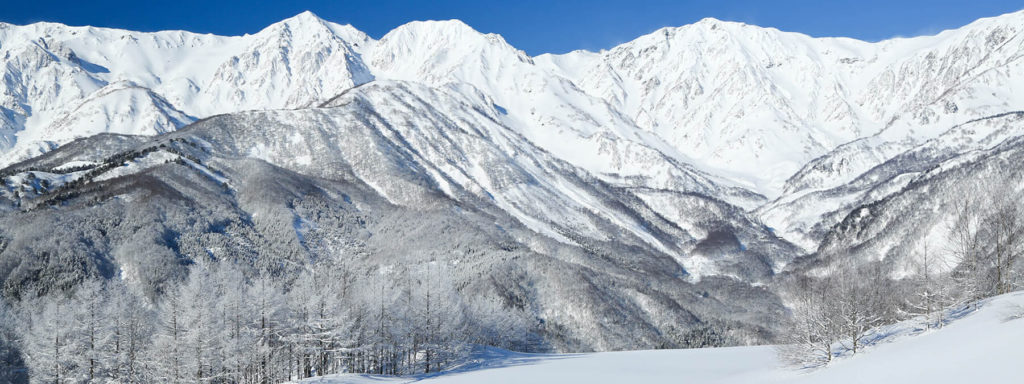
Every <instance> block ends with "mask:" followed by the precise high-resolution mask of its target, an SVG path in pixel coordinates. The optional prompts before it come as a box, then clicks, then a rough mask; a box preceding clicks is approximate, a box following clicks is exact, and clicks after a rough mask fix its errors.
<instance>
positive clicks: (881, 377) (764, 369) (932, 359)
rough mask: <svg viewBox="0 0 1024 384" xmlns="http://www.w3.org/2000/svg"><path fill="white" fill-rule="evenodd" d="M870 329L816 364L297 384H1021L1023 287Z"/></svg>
mask: <svg viewBox="0 0 1024 384" xmlns="http://www.w3.org/2000/svg"><path fill="white" fill-rule="evenodd" d="M947 319H948V320H947V322H946V324H944V325H943V326H942V327H941V328H932V329H926V328H925V327H924V322H923V320H922V319H913V320H908V321H905V322H902V323H899V324H895V325H891V326H886V327H882V328H879V329H878V332H876V337H875V338H874V342H873V343H871V344H870V345H869V346H868V347H867V348H865V349H864V350H863V351H862V352H859V353H857V354H856V355H844V356H839V357H837V358H836V359H835V360H834V361H833V362H832V363H831V364H830V365H828V366H826V367H822V368H814V369H801V368H797V367H792V366H787V365H786V364H784V363H783V362H781V361H780V360H779V359H778V357H777V356H776V354H775V349H774V348H773V347H771V346H758V347H735V348H713V349H688V350H651V351H627V352H604V353H591V354H547V355H545V354H525V353H515V352H508V351H502V350H496V349H486V350H482V351H480V352H479V353H477V354H476V355H475V358H474V359H473V360H472V361H470V362H468V363H466V364H464V365H462V366H461V367H459V368H456V369H452V370H449V371H447V372H443V373H440V374H432V375H427V376H413V377H387V376H374V375H345V374H342V375H332V376H325V377H317V378H312V379H306V380H303V381H300V383H330V384H340V383H408V382H418V383H431V384H433V383H438V384H441V383H444V384H448V383H716V384H724V383H828V384H845V383H929V384H937V383H1020V382H1022V380H1024V377H1022V375H1024V365H1022V364H1021V363H1022V362H1024V349H1022V348H1021V345H1024V291H1022V292H1014V293H1010V294H1006V295H1002V296H999V297H996V298H993V299H989V300H986V301H983V302H982V303H981V304H980V305H979V306H978V308H977V309H976V310H972V309H961V310H958V311H951V312H949V313H948V314H947Z"/></svg>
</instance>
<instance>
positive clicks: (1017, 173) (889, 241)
mask: <svg viewBox="0 0 1024 384" xmlns="http://www.w3.org/2000/svg"><path fill="white" fill-rule="evenodd" d="M975 124H980V125H993V126H996V127H1000V130H1013V131H1017V132H1019V131H1020V130H1022V129H1024V114H1020V113H1014V114H1010V115H1006V116H1002V117H997V118H993V119H989V120H988V121H979V122H976V123H975ZM960 128H962V129H968V130H969V129H971V125H965V126H962V127H959V128H958V129H960ZM1022 140H1024V138H1022V137H1021V136H1016V137H1013V138H1010V139H1007V140H1005V141H1000V142H997V143H996V144H995V145H994V146H993V147H991V148H983V149H976V150H967V151H966V152H964V153H963V154H959V155H954V156H950V155H949V154H948V153H946V152H945V151H933V149H934V146H932V145H928V144H935V143H936V142H940V141H941V140H935V141H932V142H929V143H928V144H926V145H923V146H922V147H921V148H919V149H917V150H915V151H909V152H907V153H905V154H901V155H900V156H897V157H895V158H893V159H892V160H890V161H887V162H886V163H883V164H882V165H880V166H878V167H875V168H874V169H873V170H872V171H871V172H869V173H867V174H866V175H865V176H864V177H863V178H862V179H858V180H857V181H855V182H854V183H851V184H850V186H849V187H848V188H846V189H845V190H844V189H837V191H838V192H837V191H833V192H829V193H834V196H837V200H838V201H843V200H844V199H847V201H853V202H854V203H853V204H849V205H846V206H845V207H846V208H845V209H837V210H836V211H834V212H832V213H829V214H828V215H826V216H827V217H828V219H827V221H825V222H823V223H822V224H820V226H818V227H817V228H816V229H815V230H816V231H822V232H821V233H822V237H821V244H820V246H819V247H818V252H819V254H821V255H824V256H825V259H824V260H821V261H824V262H829V261H831V259H832V258H834V257H853V258H856V259H858V260H866V261H872V260H885V261H886V262H888V263H891V264H893V265H894V266H895V267H896V268H897V272H896V273H897V274H906V273H912V271H911V270H910V268H911V266H912V265H911V263H912V262H914V261H915V260H916V257H918V255H919V254H920V252H922V251H923V248H924V247H925V246H926V244H927V246H929V247H931V248H932V253H933V254H938V255H940V256H942V257H945V258H949V257H951V255H950V252H947V250H949V249H950V245H951V244H950V243H949V241H950V239H952V238H953V237H952V236H951V235H950V232H949V231H950V224H951V222H952V221H953V220H954V219H955V216H956V212H957V207H958V206H968V207H971V209H972V211H980V210H981V208H983V207H982V206H979V205H978V204H991V203H992V202H993V201H992V200H993V199H998V198H1003V197H1005V198H1012V197H1013V196H1014V195H1013V194H1014V193H1017V192H1019V190H1020V188H1019V185H1021V184H1022V183H1024V180H1022V175H1021V170H1020V167H1019V164H1020V161H1022V157H1021V156H1022V154H1024V152H1022V149H1024V141H1022ZM981 142H984V140H981ZM968 144H970V143H968ZM938 146H939V148H945V147H946V145H945V144H938ZM879 191H882V192H879ZM860 194H863V195H862V196H865V197H857V196H858V195H860ZM872 195H874V196H872ZM851 197H853V198H852V199H850V198H851ZM868 197H870V198H868ZM832 220H834V222H835V223H836V224H835V225H834V226H831V225H829V224H828V221H832ZM941 265H942V266H944V267H943V268H944V269H945V268H952V267H955V266H956V262H955V260H952V259H948V260H946V261H945V262H944V263H942V264H941Z"/></svg>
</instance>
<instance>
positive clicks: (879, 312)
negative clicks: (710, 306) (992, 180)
mask: <svg viewBox="0 0 1024 384" xmlns="http://www.w3.org/2000/svg"><path fill="white" fill-rule="evenodd" d="M1009 191H1011V190H1009V189H1006V188H994V189H993V192H994V194H993V195H991V196H986V197H982V198H978V199H970V198H968V199H963V200H959V201H957V202H955V203H954V204H953V208H952V212H951V214H950V215H949V220H947V224H946V225H945V227H944V228H943V229H944V233H945V234H946V236H945V238H944V239H942V240H941V244H930V243H929V239H927V238H925V239H922V241H921V243H920V244H921V245H920V246H919V247H918V248H917V250H916V251H914V252H913V255H911V256H912V257H910V258H908V259H909V261H910V262H909V268H906V270H905V271H904V272H906V273H904V274H905V275H907V276H906V277H903V278H894V270H893V268H894V265H893V264H891V263H886V262H885V261H884V260H881V261H874V262H867V263H856V262H855V261H853V260H851V257H850V256H851V255H849V254H845V253H838V254H831V255H828V256H830V259H832V260H834V262H833V263H831V264H829V265H828V266H827V267H825V268H821V269H818V270H812V271H810V272H808V273H807V274H806V275H804V276H800V277H799V278H795V279H793V281H791V282H789V284H788V287H786V289H784V290H783V292H784V293H783V294H784V295H785V296H786V297H787V298H788V301H789V304H790V309H791V312H792V317H791V319H790V322H789V324H787V326H786V327H785V328H784V329H785V330H786V331H785V332H783V334H782V340H781V342H782V343H781V346H780V347H779V353H780V356H781V357H782V358H783V359H784V360H787V361H789V362H791V363H794V364H797V365H802V366H818V365H825V364H828V363H830V362H831V361H832V359H833V358H834V357H835V356H838V355H839V354H842V353H854V354H855V353H857V352H858V351H859V350H860V349H861V348H862V347H863V343H864V341H865V340H866V339H868V338H870V337H873V336H874V332H875V330H876V329H877V327H879V326H883V325H886V324H891V323H895V322H897V321H901V320H905V319H908V318H912V317H920V318H921V319H923V321H924V326H925V327H927V328H932V327H942V326H943V324H944V323H945V322H946V321H947V320H948V319H945V318H944V316H945V314H946V313H947V312H948V311H949V310H950V309H964V310H970V309H973V308H974V307H976V305H977V303H978V301H979V300H982V299H984V298H987V297H991V296H995V295H1000V294H1004V293H1008V292H1011V291H1013V290H1016V289H1019V288H1020V286H1021V281H1022V279H1021V277H1022V274H1021V271H1022V270H1024V268H1022V266H1021V265H1020V263H1021V254H1022V253H1024V210H1022V207H1021V205H1020V203H1019V202H1018V197H1019V195H1017V194H1014V193H1010V192H1009ZM1003 192H1006V193H1005V194H999V193H1003Z"/></svg>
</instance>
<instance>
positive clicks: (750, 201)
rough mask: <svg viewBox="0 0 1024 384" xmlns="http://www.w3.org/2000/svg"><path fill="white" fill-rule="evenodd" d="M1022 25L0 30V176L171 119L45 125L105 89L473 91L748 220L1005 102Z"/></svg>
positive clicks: (609, 170) (571, 152)
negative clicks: (631, 35) (387, 83)
mask: <svg viewBox="0 0 1024 384" xmlns="http://www.w3.org/2000/svg"><path fill="white" fill-rule="evenodd" d="M1022 22H1024V13H1014V14H1008V15H1003V16H1000V17H995V18H990V19H982V20H979V21H977V22H975V23H972V24H970V25H967V26H965V27H963V28H960V29H957V30H951V31H946V32H943V33H940V34H938V35H935V36H925V37H918V38H910V39H893V40H887V41H883V42H879V43H867V42H862V41H857V40H852V39H845V38H811V37H808V36H805V35H801V34H797V33H787V32H780V31H778V30H775V29H770V28H761V27H756V26H751V25H745V24H741V23H733V22H723V21H718V20H714V19H705V20H702V21H700V22H698V23H696V24H693V25H688V26H684V27H678V28H663V29H660V30H658V31H655V32H654V33H651V34H649V35H646V36H642V37H640V38H637V39H636V40H633V41H631V42H628V43H625V44H623V45H620V46H618V47H615V48H612V49H610V50H607V51H602V52H586V51H577V52H571V53H568V54H564V55H541V56H538V57H535V58H534V57H530V56H528V55H526V54H525V53H523V52H522V51H519V50H517V49H515V48H514V47H513V46H511V45H509V44H508V43H507V42H506V41H505V40H504V39H503V38H502V37H501V36H499V35H495V34H483V33H479V32H477V31H475V30H473V29H472V28H470V27H469V26H467V25H465V24H463V23H462V22H459V21H454V20H453V21H428V22H412V23H409V24H406V25H403V26H400V27H398V28H396V29H395V30H393V31H391V32H389V33H388V34H386V35H385V36H384V37H382V38H381V39H380V40H374V39H372V38H370V37H369V36H367V35H366V34H364V33H362V32H359V31H358V30H356V29H355V28H353V27H351V26H348V25H338V24H334V23H330V22H327V21H324V20H322V19H320V18H318V17H317V16H315V15H313V14H312V13H309V12H305V13H302V14H300V15H297V16H295V17H293V18H290V19H287V20H284V21H282V22H279V23H276V24H274V25H271V26H269V27H267V28H265V29H264V30H262V31H260V32H258V33H256V34H253V35H246V36H235V37H219V36H211V35H198V34H192V33H188V32H181V31H173V32H157V33H139V32H130V31H122V30H114V29H102V28H92V27H68V26H63V25H59V24H52V23H38V24H33V25H29V26H13V25H7V24H4V25H2V27H0V41H3V45H0V55H3V62H4V64H5V65H4V72H5V73H4V83H3V84H2V87H0V90H2V92H3V95H4V97H3V104H2V105H0V108H3V110H4V114H3V115H4V119H3V124H4V126H3V127H2V129H3V143H4V147H3V148H0V150H2V151H3V152H4V155H3V157H0V164H10V163H12V162H14V161H17V160H22V159H24V158H26V157H27V156H30V155H33V154H38V153H41V152H44V151H46V150H49V149H51V148H53V147H55V146H56V145H60V144H63V143H66V142H68V141H70V140H71V139H73V138H75V137H81V136H87V135H89V134H92V133H94V132H95V131H96V128H95V127H96V126H111V128H110V129H109V130H110V131H113V132H123V133H143V134H147V133H155V132H159V131H161V130H162V129H157V130H154V129H152V126H153V123H152V122H153V121H157V120H159V121H163V122H165V124H164V125H162V127H163V128H170V127H172V126H179V127H180V125H181V123H187V121H183V120H181V119H179V118H178V116H170V115H173V114H174V113H173V112H168V111H164V110H163V109H166V108H157V110H152V108H149V109H145V108H144V109H143V110H136V109H132V110H130V111H126V113H127V115H124V116H121V117H110V116H108V117H96V118H93V119H90V121H91V122H82V123H81V124H83V125H89V124H92V126H88V127H82V128H75V127H74V126H71V125H69V124H68V123H67V122H66V121H65V120H66V118H65V117H66V115H67V114H69V113H73V111H74V108H75V104H78V103H79V102H81V101H82V100H85V99H89V98H93V99H96V98H98V94H100V93H103V92H108V90H102V91H101V89H103V88H104V87H105V86H107V85H109V84H114V83H118V82H127V83H130V84H133V85H135V86H138V87H142V88H146V89H148V90H149V92H151V93H152V94H153V95H154V97H156V98H158V99H163V100H166V102H167V103H169V105H168V107H169V108H172V109H175V110H178V111H181V113H183V114H185V115H188V116H192V117H193V118H203V117H207V116H211V115H213V114H219V113H228V112H234V111H243V110H253V109H275V108H299V107H307V106H311V105H316V104H318V103H321V102H323V101H326V100H327V99H328V98H330V97H333V96H334V95H336V94H338V93H340V92H341V91H343V90H345V89H347V88H351V87H353V86H357V85H359V84H363V83H365V82H367V81H370V80H373V79H396V80H407V81H415V82H421V83H424V84H428V85H431V86H439V85H443V84H446V83H450V82H460V83H468V84H471V85H472V86H474V87H475V88H476V89H477V90H479V91H481V92H483V93H484V94H486V95H487V96H489V97H490V98H491V99H492V100H493V101H494V103H495V104H496V105H497V106H498V107H499V108H501V110H503V111H505V113H503V115H502V119H503V120H506V122H505V123H506V124H507V125H508V126H509V127H510V128H513V129H515V130H516V131H518V132H519V133H520V134H522V135H523V136H524V137H526V138H527V139H529V140H530V141H532V142H534V143H535V144H537V145H538V146H540V147H541V148H543V149H545V150H547V151H549V152H551V153H552V154H554V155H555V156H557V157H559V158H560V159H563V160H566V161H569V162H570V163H572V164H574V165H578V166H581V167H583V168H585V169H587V170H588V171H591V172H593V173H594V174H596V175H598V176H599V177H601V178H602V179H605V180H608V181H614V182H616V183H618V184H631V185H635V186H640V187H647V188H658V189H672V190H677V191H680V190H681V191H692V190H700V191H702V192H714V193H715V194H716V195H718V196H719V197H721V198H723V199H724V200H727V201H729V202H731V203H734V204H737V205H740V206H742V207H744V208H747V209H752V208H755V207H756V206H759V205H761V204H763V203H764V202H765V201H764V200H763V199H761V198H760V197H758V196H757V195H758V194H760V195H762V196H767V197H769V198H773V199H774V198H777V197H780V196H781V195H782V194H792V193H797V192H799V191H802V190H807V189H823V188H831V187H835V186H837V185H840V184H842V183H844V182H846V181H849V180H852V179H853V178H854V177H856V176H857V175H859V174H861V173H863V172H865V171H867V169H869V168H870V167H872V166H874V165H877V164H879V163H881V162H882V161H884V160H887V159H888V158H891V157H892V156H895V155H896V154H898V153H900V152H902V151H904V150H907V149H909V148H911V147H913V146H914V145H917V144H920V143H921V142H923V141H925V140H929V139H931V138H933V137H935V136H936V135H938V134H940V133H942V132H944V131H945V130H946V129H949V128H950V127H952V126H954V125H956V124H961V123H964V122H967V121H969V120H972V119H975V118H981V117H985V116H989V115H994V114H998V113H1002V112H1006V111H1007V110H1012V109H1014V106H1017V105H1020V104H1021V103H1022V102H1024V100H1021V99H1020V98H1021V96H1019V95H1020V94H1021V93H1022V92H1020V90H1021V87H1024V85H1022V82H1021V80H1019V79H1020V78H1021V71H1022V68H1021V66H1020V63H1019V61H1018V60H1017V59H1018V58H1019V57H1020V53H1021V49H1022V44H1024V42H1022V40H1021V38H1019V37H1018V34H1019V32H1020V29H1021V27H1020V25H1022V24H1024V23H1022ZM30 75H31V76H30ZM110 102H111V103H113V102H115V101H113V100H112V101H110ZM97 119H98V120H97ZM104 119H106V120H111V119H114V120H116V121H111V122H109V123H108V122H107V121H106V120H104ZM135 120H137V123H135V124H133V123H130V122H129V121H135ZM59 122H60V123H59ZM54 124H63V126H62V127H60V128H55V127H53V125H54ZM114 127H117V128H114ZM54 131H59V132H54ZM848 143H850V144H851V145H844V144H848ZM853 143H860V144H856V145H852V144H853ZM833 151H837V152H833ZM812 160H814V162H813V163H811V164H808V162H810V161H812ZM752 164H757V166H752ZM798 171H800V172H799V173H798ZM751 192H753V193H751Z"/></svg>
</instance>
